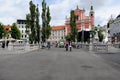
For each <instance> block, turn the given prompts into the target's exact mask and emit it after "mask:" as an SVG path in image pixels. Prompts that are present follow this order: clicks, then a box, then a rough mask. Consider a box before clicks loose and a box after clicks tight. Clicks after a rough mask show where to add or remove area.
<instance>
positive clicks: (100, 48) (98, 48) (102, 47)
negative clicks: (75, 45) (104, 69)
mask: <svg viewBox="0 0 120 80" xmlns="http://www.w3.org/2000/svg"><path fill="white" fill-rule="evenodd" d="M108 46H109V45H108V44H86V43H80V44H79V48H81V49H84V50H87V51H90V50H91V51H95V52H99V51H101V52H108ZM91 48H92V49H91Z"/></svg>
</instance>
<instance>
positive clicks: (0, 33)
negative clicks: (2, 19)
mask: <svg viewBox="0 0 120 80" xmlns="http://www.w3.org/2000/svg"><path fill="white" fill-rule="evenodd" d="M3 36H4V37H5V30H4V26H3V24H2V23H0V39H1V38H2V37H3Z"/></svg>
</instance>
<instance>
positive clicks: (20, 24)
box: [16, 19, 27, 40]
mask: <svg viewBox="0 0 120 80" xmlns="http://www.w3.org/2000/svg"><path fill="white" fill-rule="evenodd" d="M16 24H17V27H18V28H19V30H20V32H21V34H22V35H21V39H22V40H27V34H26V27H25V26H26V20H21V19H18V20H17V23H16Z"/></svg>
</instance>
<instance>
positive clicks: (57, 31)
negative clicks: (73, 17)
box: [48, 26, 65, 42]
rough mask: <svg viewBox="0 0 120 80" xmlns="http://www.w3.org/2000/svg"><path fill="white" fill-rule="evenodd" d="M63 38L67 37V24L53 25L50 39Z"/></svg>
mask: <svg viewBox="0 0 120 80" xmlns="http://www.w3.org/2000/svg"><path fill="white" fill-rule="evenodd" d="M62 38H63V39H65V26H53V27H52V30H51V35H50V38H49V39H48V41H51V42H55V41H59V40H60V39H62Z"/></svg>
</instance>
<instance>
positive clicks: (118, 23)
mask: <svg viewBox="0 0 120 80" xmlns="http://www.w3.org/2000/svg"><path fill="white" fill-rule="evenodd" d="M109 27H110V34H111V39H112V42H115V39H116V40H117V41H118V42H120V15H118V16H117V17H116V19H114V20H112V21H111V23H109Z"/></svg>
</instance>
